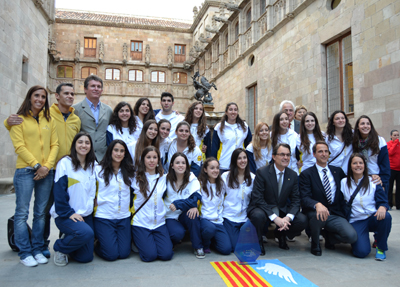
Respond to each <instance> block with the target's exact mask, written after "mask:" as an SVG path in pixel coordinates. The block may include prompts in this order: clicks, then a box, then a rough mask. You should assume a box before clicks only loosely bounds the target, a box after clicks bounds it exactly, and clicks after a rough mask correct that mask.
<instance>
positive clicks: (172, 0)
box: [56, 0, 204, 21]
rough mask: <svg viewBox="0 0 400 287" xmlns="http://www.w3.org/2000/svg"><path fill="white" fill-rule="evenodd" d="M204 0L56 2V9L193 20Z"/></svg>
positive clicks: (65, 0)
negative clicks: (194, 8)
mask: <svg viewBox="0 0 400 287" xmlns="http://www.w3.org/2000/svg"><path fill="white" fill-rule="evenodd" d="M202 2H204V0H144V1H143V0H56V8H66V9H76V10H86V11H96V12H106V13H107V12H108V13H119V14H131V15H136V16H152V17H162V18H172V19H183V20H190V21H191V20H193V7H194V6H197V7H199V6H200V5H201V3H202Z"/></svg>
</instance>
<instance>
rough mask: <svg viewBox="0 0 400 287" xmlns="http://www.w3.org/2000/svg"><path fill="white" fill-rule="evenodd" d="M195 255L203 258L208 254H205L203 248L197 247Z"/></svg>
mask: <svg viewBox="0 0 400 287" xmlns="http://www.w3.org/2000/svg"><path fill="white" fill-rule="evenodd" d="M194 255H196V258H198V259H203V258H205V257H206V255H205V254H204V251H203V248H199V249H195V250H194Z"/></svg>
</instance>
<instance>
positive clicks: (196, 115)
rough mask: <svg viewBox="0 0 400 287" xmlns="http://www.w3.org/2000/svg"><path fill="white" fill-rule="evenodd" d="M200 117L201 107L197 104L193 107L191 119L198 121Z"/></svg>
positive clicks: (201, 113)
mask: <svg viewBox="0 0 400 287" xmlns="http://www.w3.org/2000/svg"><path fill="white" fill-rule="evenodd" d="M202 115H203V105H202V104H198V105H196V106H195V107H194V110H193V117H194V118H195V119H197V120H198V119H200V118H201V116H202Z"/></svg>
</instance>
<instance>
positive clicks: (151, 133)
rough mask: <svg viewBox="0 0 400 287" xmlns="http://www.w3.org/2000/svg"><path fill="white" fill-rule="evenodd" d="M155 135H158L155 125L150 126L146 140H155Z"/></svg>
mask: <svg viewBox="0 0 400 287" xmlns="http://www.w3.org/2000/svg"><path fill="white" fill-rule="evenodd" d="M157 134H158V127H157V124H151V125H150V126H149V128H148V129H147V131H146V136H147V138H148V139H150V140H153V139H155V138H156V136H157Z"/></svg>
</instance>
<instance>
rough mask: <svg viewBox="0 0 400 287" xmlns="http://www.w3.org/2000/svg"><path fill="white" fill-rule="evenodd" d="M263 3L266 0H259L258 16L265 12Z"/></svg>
mask: <svg viewBox="0 0 400 287" xmlns="http://www.w3.org/2000/svg"><path fill="white" fill-rule="evenodd" d="M265 2H266V0H260V16H261V15H262V14H264V12H265V6H266V5H265Z"/></svg>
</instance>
